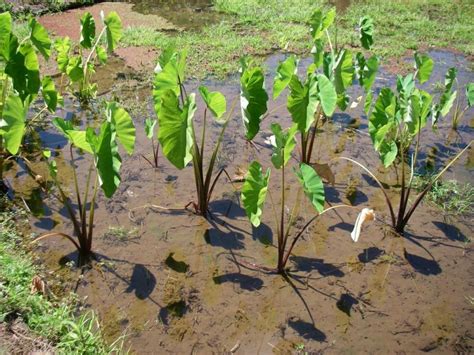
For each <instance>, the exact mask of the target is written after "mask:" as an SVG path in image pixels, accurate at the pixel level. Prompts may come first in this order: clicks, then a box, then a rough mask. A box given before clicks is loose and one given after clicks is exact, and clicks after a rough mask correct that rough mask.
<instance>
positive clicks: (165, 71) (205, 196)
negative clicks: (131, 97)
mask: <svg viewBox="0 0 474 355" xmlns="http://www.w3.org/2000/svg"><path fill="white" fill-rule="evenodd" d="M185 65H186V52H184V51H182V52H176V51H174V49H173V48H168V49H167V50H165V51H164V52H163V53H162V54H161V56H160V58H159V63H158V65H157V67H156V70H155V72H156V76H155V80H154V85H153V98H154V103H155V111H156V114H157V117H158V125H159V130H158V140H159V142H160V145H161V147H162V152H163V155H164V156H165V157H166V158H167V159H168V160H169V161H170V163H171V164H173V165H174V166H175V167H176V168H178V169H184V168H185V167H186V166H187V165H188V164H189V163H190V162H192V166H193V170H194V178H195V183H196V192H197V202H190V203H189V204H188V205H187V206H186V208H187V207H189V206H190V205H191V204H192V205H193V206H194V210H195V212H196V213H197V214H199V215H202V216H204V217H208V215H209V202H210V199H211V197H212V192H213V190H214V187H215V185H216V182H217V181H218V179H219V177H220V176H221V175H222V173H225V174H226V175H228V174H227V172H226V171H225V169H224V168H222V169H220V170H219V171H218V172H217V174H215V175H214V169H215V165H216V159H217V154H218V152H219V148H220V145H221V142H222V139H223V137H224V132H225V130H226V128H227V125H228V123H229V119H230V116H231V114H232V110H233V107H234V106H235V101H234V104H233V105H232V109H231V110H230V111H229V113H228V114H227V116H226V117H224V114H225V113H226V111H227V103H226V99H225V97H224V95H222V94H221V93H220V92H217V91H214V92H210V91H209V90H208V89H207V88H206V87H205V86H200V87H199V93H200V95H201V97H202V100H203V101H204V104H205V107H204V110H203V111H204V112H203V127H202V132H201V137H200V139H198V138H197V133H196V128H195V124H194V114H195V112H196V110H197V105H196V95H195V94H194V93H191V94H189V95H188V94H187V92H186V88H185V87H184V85H183V82H184V79H185ZM208 115H212V116H213V118H214V121H215V122H216V123H217V124H220V125H221V126H222V128H221V130H220V134H219V137H218V139H217V141H216V142H215V144H214V148H213V150H212V155H211V158H210V159H209V162H208V163H207V167H206V168H205V165H204V155H205V151H204V146H205V144H206V142H207V137H206V129H207V120H208ZM150 126H151V124H150Z"/></svg>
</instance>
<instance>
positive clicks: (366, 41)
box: [359, 15, 374, 49]
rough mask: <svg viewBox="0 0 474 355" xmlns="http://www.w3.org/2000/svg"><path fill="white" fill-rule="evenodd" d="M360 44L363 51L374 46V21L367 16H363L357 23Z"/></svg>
mask: <svg viewBox="0 0 474 355" xmlns="http://www.w3.org/2000/svg"><path fill="white" fill-rule="evenodd" d="M359 31H360V43H361V44H362V47H364V48H365V49H370V48H371V47H372V45H373V44H374V38H373V36H374V21H373V20H372V18H371V17H369V16H367V15H366V16H364V17H362V18H361V19H360V21H359Z"/></svg>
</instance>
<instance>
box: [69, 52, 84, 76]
mask: <svg viewBox="0 0 474 355" xmlns="http://www.w3.org/2000/svg"><path fill="white" fill-rule="evenodd" d="M66 74H67V75H68V76H69V79H71V81H72V82H76V81H79V80H82V78H83V77H84V70H83V67H82V58H81V57H80V56H74V57H71V58H69V61H68V63H67V67H66Z"/></svg>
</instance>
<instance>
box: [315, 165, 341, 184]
mask: <svg viewBox="0 0 474 355" xmlns="http://www.w3.org/2000/svg"><path fill="white" fill-rule="evenodd" d="M311 166H312V167H313V168H314V170H316V172H317V173H318V175H319V176H321V177H322V178H323V179H325V180H326V181H327V182H329V183H330V184H331V185H332V186H334V184H335V183H336V177H335V176H334V174H333V172H332V170H331V168H330V167H329V165H328V164H318V163H311Z"/></svg>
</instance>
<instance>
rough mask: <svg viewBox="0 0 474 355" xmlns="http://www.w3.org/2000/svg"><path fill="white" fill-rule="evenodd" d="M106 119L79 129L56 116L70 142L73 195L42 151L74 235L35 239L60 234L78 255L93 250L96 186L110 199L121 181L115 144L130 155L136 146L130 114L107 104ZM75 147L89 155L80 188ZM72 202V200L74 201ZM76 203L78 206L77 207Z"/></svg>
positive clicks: (61, 131)
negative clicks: (96, 126)
mask: <svg viewBox="0 0 474 355" xmlns="http://www.w3.org/2000/svg"><path fill="white" fill-rule="evenodd" d="M105 116H106V117H105V120H104V121H103V122H102V124H101V125H100V127H99V128H97V129H96V128H93V127H87V128H86V130H79V129H77V128H76V127H74V126H73V125H72V123H71V121H66V120H63V119H61V118H55V119H54V120H53V124H54V125H55V126H56V128H57V129H58V131H59V132H60V133H61V134H63V135H64V137H66V138H67V140H68V141H69V153H70V163H71V168H72V173H73V179H74V186H73V189H74V191H73V194H72V195H70V194H69V193H68V191H67V190H66V188H65V186H63V185H62V182H61V179H60V178H59V176H58V174H60V173H59V172H58V171H57V164H56V161H55V160H54V159H52V158H51V152H50V151H47V152H45V153H44V154H45V157H46V158H48V166H49V172H50V176H51V178H52V181H53V183H54V186H55V187H56V189H57V191H58V194H57V196H56V197H57V198H58V200H59V201H60V203H62V204H63V205H64V207H65V208H66V211H67V213H68V215H69V218H70V220H71V222H72V224H73V228H74V234H75V236H76V238H74V237H72V236H71V235H69V234H66V233H60V232H52V233H47V234H45V235H42V236H40V237H39V238H37V239H36V241H40V240H43V239H45V238H49V237H53V236H60V237H63V238H66V239H68V240H69V241H71V242H72V243H73V244H74V246H75V247H76V248H77V250H78V251H79V253H80V256H81V257H85V258H87V257H89V256H90V255H91V253H92V239H93V232H94V213H95V207H96V202H97V194H98V190H99V187H100V188H101V189H102V191H103V192H104V195H105V197H107V198H111V197H112V196H113V194H114V193H115V191H116V190H117V188H118V186H119V184H120V167H121V165H122V159H121V157H120V154H119V146H118V143H120V144H121V145H122V147H123V148H124V149H125V151H126V152H127V153H128V154H132V153H133V150H134V146H135V127H134V125H133V121H132V119H131V118H130V116H129V114H128V113H127V112H126V111H125V110H124V109H123V108H120V107H119V106H118V105H117V104H116V103H115V102H109V103H107V107H106V110H105ZM75 150H78V151H79V152H83V153H86V154H89V155H91V158H92V159H91V161H90V163H89V166H88V168H87V176H86V185H85V189H84V190H83V191H81V189H80V187H79V186H80V185H79V182H78V180H79V179H78V174H77V172H78V170H79V168H78V167H77V166H76V165H75V164H76V163H75V155H74V154H75ZM73 201H74V202H73ZM76 206H77V209H76Z"/></svg>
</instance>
